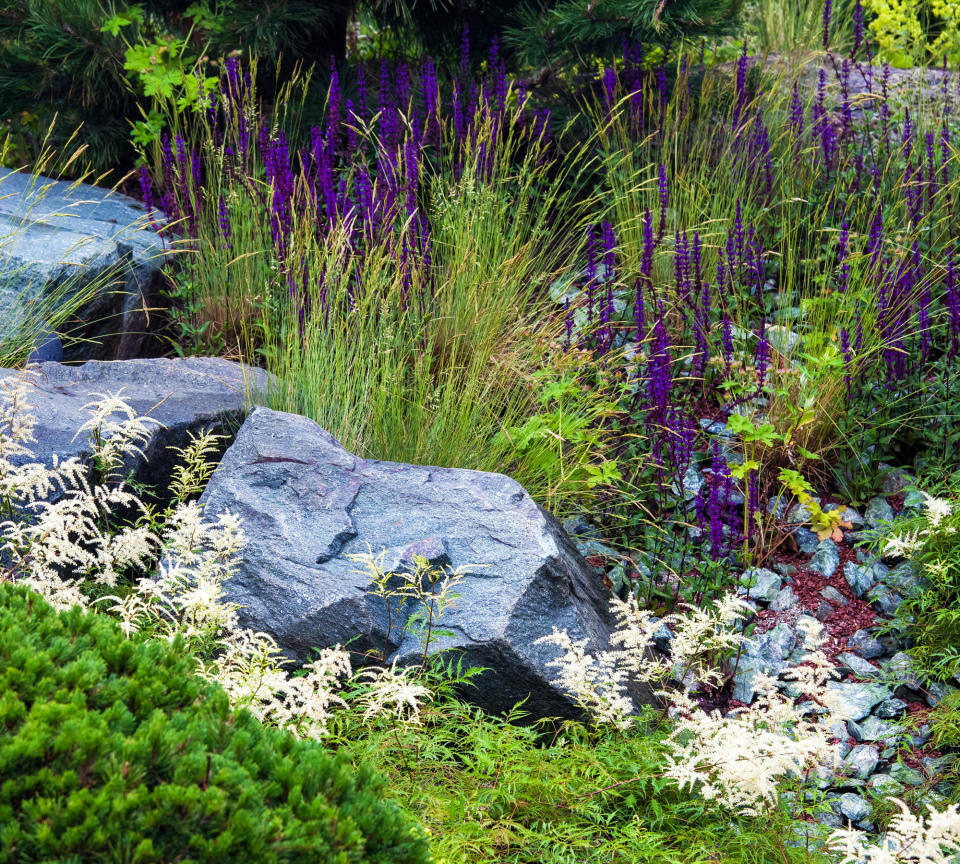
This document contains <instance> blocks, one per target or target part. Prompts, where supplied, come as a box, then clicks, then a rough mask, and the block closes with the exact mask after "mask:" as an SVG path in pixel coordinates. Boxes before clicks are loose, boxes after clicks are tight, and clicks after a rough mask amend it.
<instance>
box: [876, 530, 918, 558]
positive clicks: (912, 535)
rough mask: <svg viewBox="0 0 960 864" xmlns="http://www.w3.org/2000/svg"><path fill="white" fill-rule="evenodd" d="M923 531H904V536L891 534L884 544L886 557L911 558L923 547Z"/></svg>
mask: <svg viewBox="0 0 960 864" xmlns="http://www.w3.org/2000/svg"><path fill="white" fill-rule="evenodd" d="M925 533H926V532H924V531H922V530H919V529H917V530H914V531H904V533H903V534H891V535H890V536H889V537H888V538H887V540H886V542H885V543H884V544H883V555H884V557H891V558H909V557H910V556H911V555H913V553H914V552H916V551H917V550H918V549H920V547H921V546H923V537H924V534H925Z"/></svg>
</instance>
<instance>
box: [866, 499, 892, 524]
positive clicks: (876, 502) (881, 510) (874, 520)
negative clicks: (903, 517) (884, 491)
mask: <svg viewBox="0 0 960 864" xmlns="http://www.w3.org/2000/svg"><path fill="white" fill-rule="evenodd" d="M893 516H894V513H893V507H891V506H890V505H889V504H888V503H887V499H886V498H879V497H877V498H871V499H870V500H869V501H868V502H867V509H866V511H865V512H864V514H863V518H864V519H865V520H866V522H867V524H868V525H869V526H871V527H872V528H878V527H880V526H881V525H883V524H884V523H886V522H893Z"/></svg>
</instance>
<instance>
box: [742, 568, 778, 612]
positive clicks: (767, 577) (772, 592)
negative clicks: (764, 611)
mask: <svg viewBox="0 0 960 864" xmlns="http://www.w3.org/2000/svg"><path fill="white" fill-rule="evenodd" d="M781 581H782V580H781V579H780V576H779V575H777V574H776V573H774V572H773V571H772V570H767V569H766V567H751V568H749V569H748V570H744V572H743V574H742V575H741V576H740V585H741V587H742V588H743V589H744V591H745V593H746V595H747V596H748V597H750V598H751V599H753V600H764V601H766V602H767V603H771V602H772V601H773V600H774V599H776V596H777V592H778V591H779V590H780V583H781Z"/></svg>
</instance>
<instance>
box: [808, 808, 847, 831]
mask: <svg viewBox="0 0 960 864" xmlns="http://www.w3.org/2000/svg"><path fill="white" fill-rule="evenodd" d="M813 818H814V819H816V820H817V822H819V823H820V824H821V825H826V827H827V828H842V827H843V819H841V818H840V816H838V815H837V814H836V813H834V812H833V810H818V811H817V812H816V813H814V814H813Z"/></svg>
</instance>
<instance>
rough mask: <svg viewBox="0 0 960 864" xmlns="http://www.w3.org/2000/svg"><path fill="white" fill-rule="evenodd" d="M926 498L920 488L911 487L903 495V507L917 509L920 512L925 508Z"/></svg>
mask: <svg viewBox="0 0 960 864" xmlns="http://www.w3.org/2000/svg"><path fill="white" fill-rule="evenodd" d="M925 501H926V499H925V498H924V497H923V493H922V492H921V491H920V490H919V489H911V490H910V491H909V492H907V494H906V495H904V497H903V507H904V509H905V510H916V511H917V512H918V513H920V512H922V511H923V510H924V503H925Z"/></svg>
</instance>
